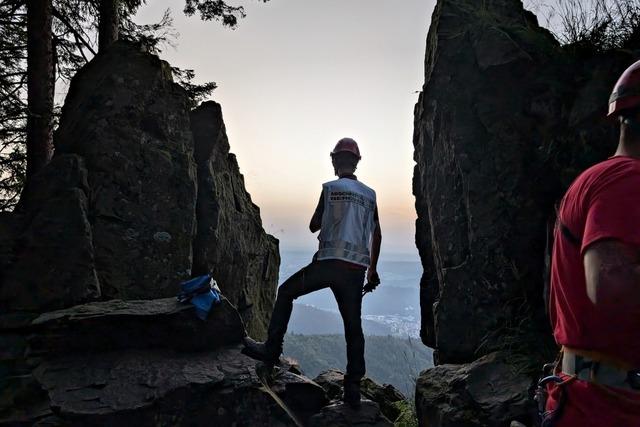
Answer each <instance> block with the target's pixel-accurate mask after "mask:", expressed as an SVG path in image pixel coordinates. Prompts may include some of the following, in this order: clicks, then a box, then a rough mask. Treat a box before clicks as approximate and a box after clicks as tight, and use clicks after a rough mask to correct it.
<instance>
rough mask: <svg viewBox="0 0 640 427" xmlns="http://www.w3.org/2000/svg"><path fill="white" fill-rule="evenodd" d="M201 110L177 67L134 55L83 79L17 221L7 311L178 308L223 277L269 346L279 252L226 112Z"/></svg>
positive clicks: (3, 288)
mask: <svg viewBox="0 0 640 427" xmlns="http://www.w3.org/2000/svg"><path fill="white" fill-rule="evenodd" d="M189 106H190V100H189V99H188V96H187V93H186V92H185V90H184V89H183V88H181V87H180V86H179V85H177V84H176V83H174V82H173V81H172V76H171V68H170V66H169V65H168V64H167V63H166V62H164V61H161V60H160V59H158V57H156V56H154V55H150V54H148V53H145V52H144V51H143V50H141V49H140V48H139V47H137V46H134V45H132V44H127V43H117V44H115V45H114V46H113V47H112V48H110V49H109V50H108V51H107V52H106V53H104V54H101V55H98V56H97V57H96V58H95V59H94V60H92V61H91V62H90V63H89V64H88V65H87V66H86V67H84V68H83V69H82V70H80V71H79V72H78V74H77V75H76V76H75V78H74V79H73V81H72V84H71V86H70V89H69V94H68V96H67V99H66V102H65V105H64V108H63V109H62V117H61V119H60V126H59V128H58V130H57V132H56V135H55V143H56V154H55V156H54V159H53V161H52V162H51V164H50V165H49V166H48V167H46V168H45V169H44V170H43V171H42V172H41V173H40V174H38V175H37V176H35V177H34V179H33V180H32V182H31V183H30V185H29V187H28V188H27V189H26V190H25V192H24V194H23V197H22V199H21V202H20V209H18V211H17V212H16V214H15V215H13V218H10V219H11V220H12V221H13V222H14V223H16V224H14V227H11V228H17V229H18V231H17V232H14V233H15V234H16V235H15V236H13V238H8V239H7V240H8V241H11V242H13V243H12V244H11V245H8V244H7V245H5V246H6V247H3V251H2V256H3V259H2V262H3V269H2V278H1V279H2V280H1V283H0V308H5V309H11V310H14V311H15V310H23V311H33V312H38V311H43V310H52V309H60V308H64V307H68V306H70V305H73V304H78V303H81V302H85V301H88V300H91V299H95V298H98V297H100V298H102V299H105V300H107V299H113V298H118V299H125V300H127V299H153V298H162V297H169V296H173V295H175V294H176V292H177V290H178V287H177V286H178V283H179V282H180V281H182V280H185V279H188V278H189V277H191V276H192V275H195V274H204V273H206V272H212V273H213V274H214V276H215V278H216V280H217V281H218V283H219V285H220V287H221V289H222V290H223V291H224V293H225V294H226V295H227V296H228V298H229V299H230V301H231V302H232V303H233V304H234V305H236V306H237V307H238V308H239V309H240V311H241V315H242V316H243V318H244V320H245V321H246V323H247V328H248V330H249V332H250V333H251V334H253V335H256V336H258V337H260V336H263V335H264V332H265V331H266V320H267V319H268V313H269V311H270V309H271V306H272V303H273V298H274V296H275V288H276V284H277V280H278V266H279V263H280V258H279V254H278V242H277V240H276V239H275V238H273V237H272V236H269V235H267V234H266V233H265V232H264V230H263V228H262V223H261V220H260V211H259V209H258V208H257V207H256V206H255V205H254V204H253V203H252V202H251V198H250V196H249V194H248V193H247V192H246V190H245V187H244V181H243V178H242V175H241V174H240V171H239V168H238V164H237V162H236V159H235V156H234V155H233V154H231V153H230V152H229V142H228V140H227V138H226V134H225V131H224V123H223V121H222V113H221V109H220V106H219V105H218V104H215V103H212V102H210V103H206V104H204V105H203V106H201V107H200V108H198V109H197V110H196V111H195V112H193V113H191V112H190V111H189ZM7 220H9V219H7ZM5 223H6V222H5V221H3V224H5ZM3 228H5V227H3ZM6 228H10V227H6ZM0 231H2V230H0ZM5 234H6V233H5Z"/></svg>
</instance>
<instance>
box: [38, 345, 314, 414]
mask: <svg viewBox="0 0 640 427" xmlns="http://www.w3.org/2000/svg"><path fill="white" fill-rule="evenodd" d="M240 350H241V347H240V346H232V347H225V348H222V349H218V350H215V351H209V352H200V353H192V354H185V353H177V352H173V351H170V350H153V351H149V350H130V351H119V352H111V353H103V354H99V355H93V354H86V355H80V356H70V357H64V358H59V359H57V360H52V361H48V362H44V363H43V364H42V365H40V366H39V367H38V368H37V369H36V371H35V373H34V375H35V377H36V379H37V380H38V381H39V383H40V384H41V386H42V388H43V389H44V390H45V392H46V393H47V394H48V396H49V400H50V405H51V408H52V410H53V412H54V413H55V414H56V415H57V416H58V417H60V418H61V419H62V420H64V422H65V425H110V426H111V425H114V426H115V425H140V426H146V425H154V426H214V425H219V426H227V425H229V426H230V425H237V426H293V425H294V424H293V421H292V420H291V419H290V418H289V417H288V415H287V414H286V413H285V411H284V410H283V409H282V408H281V407H280V406H279V405H278V404H277V403H276V401H275V400H274V399H273V398H272V397H271V396H270V395H269V394H268V393H267V392H265V390H264V386H263V384H262V382H261V381H260V378H259V377H258V374H257V372H256V362H255V361H254V360H253V359H250V358H248V357H246V356H244V355H243V354H241V353H240ZM271 389H272V390H273V391H274V392H275V393H276V394H277V395H278V396H279V397H280V398H281V399H282V400H284V401H288V402H290V401H291V400H292V395H294V394H295V395H297V397H298V399H302V398H303V397H304V396H308V397H310V398H311V400H315V401H316V402H317V404H324V403H326V398H324V395H323V394H322V388H321V387H320V386H318V385H317V384H314V383H313V382H312V381H310V380H308V379H306V378H304V377H301V376H298V375H296V374H293V373H289V372H280V374H279V375H275V376H274V377H273V382H272V384H271ZM308 409H309V410H313V412H318V411H319V410H320V407H316V408H308Z"/></svg>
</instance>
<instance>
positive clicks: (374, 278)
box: [362, 269, 380, 295]
mask: <svg viewBox="0 0 640 427" xmlns="http://www.w3.org/2000/svg"><path fill="white" fill-rule="evenodd" d="M379 284H380V276H378V272H377V271H376V270H371V269H369V271H368V272H367V284H366V285H364V288H362V295H364V294H366V293H368V292H373V291H374V290H375V289H376V288H377V287H378V285H379Z"/></svg>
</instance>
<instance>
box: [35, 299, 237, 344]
mask: <svg viewBox="0 0 640 427" xmlns="http://www.w3.org/2000/svg"><path fill="white" fill-rule="evenodd" d="M31 328H32V330H33V332H34V333H33V334H32V335H31V336H30V338H29V344H30V347H31V351H32V353H33V354H34V355H38V354H47V355H51V354H69V353H87V352H101V351H114V350H120V349H122V350H124V349H147V348H161V349H171V350H177V351H203V350H213V349H216V348H219V347H221V346H224V345H231V344H237V343H239V342H240V341H241V340H242V337H243V335H244V326H243V324H242V320H241V319H240V316H239V314H238V312H237V311H236V309H235V308H234V307H233V306H232V305H231V303H229V301H228V300H226V299H224V298H223V299H222V302H221V303H220V304H218V305H217V306H215V307H213V308H212V309H211V312H210V313H209V317H208V319H207V320H206V321H202V320H200V319H199V318H197V317H196V315H195V310H194V308H193V306H192V305H191V304H181V303H178V302H177V301H176V299H175V298H163V299H156V300H137V301H122V300H111V301H105V302H94V303H88V304H83V305H77V306H75V307H71V308H69V309H65V310H58V311H53V312H49V313H45V314H42V315H41V316H40V317H38V318H36V319H35V320H34V321H33V322H32V323H31Z"/></svg>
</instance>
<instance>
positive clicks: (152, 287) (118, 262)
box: [55, 43, 196, 299]
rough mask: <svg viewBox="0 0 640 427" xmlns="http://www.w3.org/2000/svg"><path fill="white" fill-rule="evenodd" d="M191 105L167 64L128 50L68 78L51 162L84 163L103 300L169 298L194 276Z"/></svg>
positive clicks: (94, 62) (119, 47)
mask: <svg viewBox="0 0 640 427" xmlns="http://www.w3.org/2000/svg"><path fill="white" fill-rule="evenodd" d="M189 102H190V101H189V98H188V96H187V93H186V92H185V91H184V90H183V89H182V88H181V87H180V86H179V85H178V84H176V83H174V82H173V80H172V75H171V69H170V67H169V64H167V63H166V62H164V61H161V60H160V59H159V58H158V57H156V56H153V55H149V54H148V53H146V52H143V51H140V50H138V51H134V49H133V46H131V45H129V44H124V43H123V44H117V45H115V46H113V48H111V49H109V50H108V51H107V52H106V53H105V54H103V55H98V56H97V57H96V58H95V59H94V60H92V61H91V62H90V63H89V64H87V66H86V67H84V68H83V69H81V70H80V71H79V72H78V73H77V75H76V76H75V77H74V79H73V81H72V83H71V86H70V87H69V93H68V95H67V98H66V100H65V104H64V107H63V109H62V116H61V118H60V126H59V127H58V130H57V131H56V134H55V147H56V155H60V154H76V155H78V156H80V157H82V158H83V159H84V162H85V165H86V169H87V178H88V179H87V180H88V185H89V189H90V196H89V209H88V210H89V212H88V213H89V217H90V221H91V229H92V232H93V248H94V253H95V261H96V271H97V275H98V279H99V281H100V287H101V290H102V294H103V296H104V297H105V298H107V299H111V298H122V299H148V298H159V297H166V296H170V295H175V293H176V292H175V290H176V283H177V282H179V281H180V280H185V279H188V278H189V277H190V276H191V267H192V242H193V239H194V236H195V225H196V215H195V207H196V170H195V163H194V160H193V137H192V135H191V131H190V121H189Z"/></svg>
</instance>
